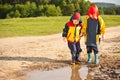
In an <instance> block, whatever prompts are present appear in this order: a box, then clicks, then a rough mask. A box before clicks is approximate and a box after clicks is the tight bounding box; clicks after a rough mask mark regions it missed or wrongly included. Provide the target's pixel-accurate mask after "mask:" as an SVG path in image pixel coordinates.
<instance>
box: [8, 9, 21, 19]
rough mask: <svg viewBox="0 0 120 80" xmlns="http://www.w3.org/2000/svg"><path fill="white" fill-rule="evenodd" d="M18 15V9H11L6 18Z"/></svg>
mask: <svg viewBox="0 0 120 80" xmlns="http://www.w3.org/2000/svg"><path fill="white" fill-rule="evenodd" d="M18 17H20V13H19V11H18V10H16V11H11V12H10V13H8V14H7V16H6V18H18Z"/></svg>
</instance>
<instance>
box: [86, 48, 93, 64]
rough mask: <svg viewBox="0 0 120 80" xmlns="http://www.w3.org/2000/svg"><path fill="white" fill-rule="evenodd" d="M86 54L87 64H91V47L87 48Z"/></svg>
mask: <svg viewBox="0 0 120 80" xmlns="http://www.w3.org/2000/svg"><path fill="white" fill-rule="evenodd" d="M86 48H87V54H88V59H87V62H88V63H89V62H91V60H92V46H87V47H86Z"/></svg>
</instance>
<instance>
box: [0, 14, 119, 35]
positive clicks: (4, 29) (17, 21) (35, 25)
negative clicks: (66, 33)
mask: <svg viewBox="0 0 120 80" xmlns="http://www.w3.org/2000/svg"><path fill="white" fill-rule="evenodd" d="M102 17H103V19H104V21H105V23H106V26H107V27H111V26H119V25H120V16H119V15H103V16H102ZM69 19H70V17H69V16H67V17H37V18H13V19H0V37H13V36H40V35H49V34H55V33H60V32H62V29H63V27H64V25H65V23H66V22H67V21H68V20H69ZM84 19H85V16H82V20H83V21H84Z"/></svg>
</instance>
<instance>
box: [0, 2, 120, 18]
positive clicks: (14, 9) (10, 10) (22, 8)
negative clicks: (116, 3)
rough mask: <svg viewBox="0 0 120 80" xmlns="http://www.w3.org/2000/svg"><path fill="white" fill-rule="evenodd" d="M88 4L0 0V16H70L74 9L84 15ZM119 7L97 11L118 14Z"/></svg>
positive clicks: (101, 8)
mask: <svg viewBox="0 0 120 80" xmlns="http://www.w3.org/2000/svg"><path fill="white" fill-rule="evenodd" d="M90 5H91V2H89V1H85V0H0V18H14V17H21V18H24V17H37V16H70V15H72V14H73V12H74V11H75V10H77V11H79V12H80V13H81V15H86V14H87V11H88V9H89V7H90ZM119 8H120V7H117V8H114V7H112V8H109V9H108V8H103V7H99V11H100V13H101V14H120V11H119V10H118V9H119ZM109 10H110V11H109Z"/></svg>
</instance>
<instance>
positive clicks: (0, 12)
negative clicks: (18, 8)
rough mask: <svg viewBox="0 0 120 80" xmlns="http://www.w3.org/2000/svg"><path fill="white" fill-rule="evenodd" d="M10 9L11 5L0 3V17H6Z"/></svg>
mask: <svg viewBox="0 0 120 80" xmlns="http://www.w3.org/2000/svg"><path fill="white" fill-rule="evenodd" d="M12 9H13V6H12V5H8V4H5V5H0V18H6V15H7V13H9V12H10V11H11V10H12Z"/></svg>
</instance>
